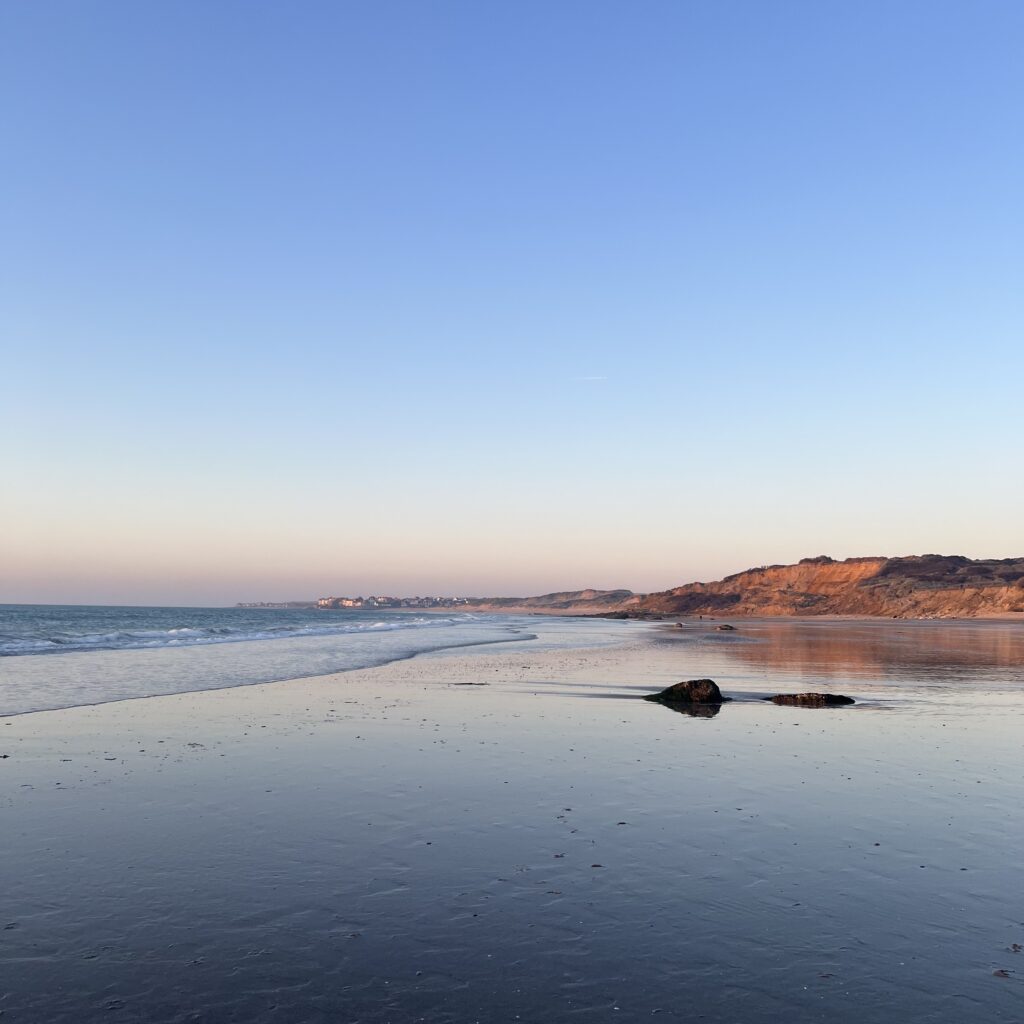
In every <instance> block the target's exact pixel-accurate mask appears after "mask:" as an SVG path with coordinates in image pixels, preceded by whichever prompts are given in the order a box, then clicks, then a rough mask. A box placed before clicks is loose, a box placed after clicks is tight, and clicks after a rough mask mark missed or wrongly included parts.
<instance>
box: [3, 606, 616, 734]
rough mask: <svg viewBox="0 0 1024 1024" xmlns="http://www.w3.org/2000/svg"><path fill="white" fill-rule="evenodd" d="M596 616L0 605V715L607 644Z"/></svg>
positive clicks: (611, 634) (612, 635)
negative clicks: (501, 651) (447, 657)
mask: <svg viewBox="0 0 1024 1024" xmlns="http://www.w3.org/2000/svg"><path fill="white" fill-rule="evenodd" d="M594 625H595V624H594V622H593V620H585V619H568V618H567V619H556V620H552V619H544V620H540V619H538V618H534V617H529V616H504V615H477V614H472V613H468V612H459V611H452V612H450V613H434V612H428V613H424V612H417V611H400V610H396V611H392V610H320V609H315V608H308V609H307V608H173V607H154V608H145V607H115V606H110V607H99V606H86V605H0V716H4V715H15V714H24V713H26V712H31V711H47V710H54V709H57V708H67V707H77V706H80V705H86V704H102V703H107V702H109V701H116V700H128V699H132V698H137V697H154V696H159V695H162V694H171V693H186V692H190V691H195V690H217V689H224V688H226V687H232V686H246V685H251V684H255V683H270V682H278V681H281V680H285V679H297V678H302V677H306V676H319V675H327V674H330V673H333V672H342V671H347V670H350V669H357V668H369V667H372V666H376V665H384V664H387V663H388V662H392V661H400V660H403V659H405V658H412V657H415V656H416V655H420V654H426V653H430V652H437V651H444V650H454V649H459V648H470V647H482V646H490V645H495V644H509V643H526V644H529V645H530V647H531V649H533V650H536V649H540V648H543V649H551V648H555V647H560V646H566V647H569V646H571V647H590V646H601V645H604V644H608V643H613V642H615V641H616V640H617V639H619V638H620V636H621V634H622V626H621V624H616V623H605V624H604V628H600V627H599V628H596V629H595V628H594ZM616 627H618V628H616Z"/></svg>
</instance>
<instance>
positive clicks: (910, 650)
mask: <svg viewBox="0 0 1024 1024" xmlns="http://www.w3.org/2000/svg"><path fill="white" fill-rule="evenodd" d="M712 628H713V627H711V626H710V625H709V624H705V623H699V624H698V623H692V624H686V625H684V627H683V628H682V629H679V630H673V631H671V632H669V631H666V632H665V634H664V636H665V641H666V642H674V643H691V644H692V643H697V644H700V645H707V646H708V647H712V646H713V649H714V653H715V656H716V657H722V658H724V659H725V660H726V661H730V660H731V661H734V662H739V663H740V664H741V665H743V666H744V668H746V669H750V668H753V669H755V670H756V669H760V670H762V671H764V672H771V671H783V672H786V673H788V674H796V675H801V676H819V677H825V678H835V677H850V676H858V677H862V678H871V679H880V678H884V679H886V680H890V681H899V680H913V681H920V682H929V681H934V682H948V681H964V680H970V679H971V678H972V677H975V676H980V675H982V674H983V675H984V678H985V681H986V683H988V684H991V683H993V682H996V683H999V682H1006V683H1010V682H1013V683H1019V682H1020V681H1021V680H1022V678H1024V623H1019V622H986V621H975V622H962V621H958V622H948V621H942V622H939V621H936V622H930V621H928V622H908V621H903V620H899V621H894V622H890V621H885V620H882V621H856V622H851V621H846V620H818V621H815V620H810V621H808V620H770V619H754V620H747V621H745V622H742V623H741V624H740V626H739V628H738V630H737V632H736V633H733V634H728V635H724V636H723V635H722V634H720V633H711V632H710V630H711V629H712Z"/></svg>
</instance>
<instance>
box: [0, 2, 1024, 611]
mask: <svg viewBox="0 0 1024 1024" xmlns="http://www.w3.org/2000/svg"><path fill="white" fill-rule="evenodd" d="M0 47H2V50H0V103H2V107H3V109H2V111H0V112H2V115H3V117H2V123H3V126H4V127H3V149H4V158H3V161H2V163H0V184H2V221H0V233H2V238H3V242H2V256H0V261H2V265H0V287H2V294H0V330H2V339H0V340H2V345H3V361H2V366H3V384H2V395H3V401H2V408H0V428H2V432H0V445H2V456H3V474H2V484H0V487H2V489H3V495H2V502H0V519H2V520H3V525H2V529H0V560H2V564H0V600H7V601H79V602H91V601H97V602H103V601H125V602H137V603H163V602H167V603H188V602H213V603H223V602H231V601H235V600H248V599H278V598H301V597H308V596H317V595H319V594H323V593H366V592H368V591H373V592H397V593H420V592H428V591H429V592H437V591H441V592H471V593H517V592H518V593H525V592H539V591H544V590H551V589H563V588H576V587H581V586H599V587H611V586H626V587H631V588H633V589H637V590H647V589H654V588H663V587H667V586H670V585H675V584H678V583H682V582H686V581H689V580H693V579H701V578H714V577H717V576H719V575H721V574H723V573H726V572H731V571H735V570H738V569H742V568H744V567H746V566H748V565H752V564H761V563H765V562H781V561H790V560H795V559H797V558H799V557H802V556H804V555H817V554H821V553H829V554H832V555H833V556H836V557H844V556H847V555H856V554H909V553H921V552H927V551H939V552H943V553H962V554H968V555H974V556H993V557H995V556H999V557H1002V556H1007V555H1011V554H1013V555H1020V554H1024V530H1022V527H1021V524H1022V519H1024V516H1022V513H1024V472H1022V461H1024V459H1022V453H1021V441H1022V438H1024V413H1022V405H1021V381H1022V380H1024V354H1022V353H1024V345H1022V330H1021V328H1022V324H1024V298H1022V296H1024V287H1022V286H1024V280H1022V278H1024V275H1022V270H1024V261H1022V239H1024V223H1022V221H1024V202H1022V194H1024V193H1022V183H1024V123H1022V122H1024V103H1022V97H1024V62H1022V60H1021V53H1022V52H1024V5H1022V4H1020V3H1018V2H999V0H994V2H988V0H986V2H967V0H964V2H959V3H948V2H941V0H938V2H936V0H928V2H899V3H889V2H886V3H871V2H857V3H853V2H849V3H820V2H817V0H814V2H812V0H806V2H792V0H789V2H787V0H779V2H763V0H756V2H755V0H751V2H728V0H706V2H701V3H695V2H689V3H687V2H683V0H673V2H645V3H639V4H638V3H627V2H619V3H605V2H585V3H584V2H561V3H559V2H550V0H547V2H543V3H540V2H515V3H512V2H508V3H470V2H466V3H441V2H427V3H423V2H401V3H399V2H380V3H343V2H324V3H319V2H301V0H299V2H288V3H285V2H279V3H266V2H253V0H246V2H227V0H219V2H216V3H207V2H183V0H175V2H151V3H137V2H134V0H131V2H127V0H126V2H99V0H97V2H81V0H75V2H53V0H32V2H31V3H7V4H4V5H2V7H0Z"/></svg>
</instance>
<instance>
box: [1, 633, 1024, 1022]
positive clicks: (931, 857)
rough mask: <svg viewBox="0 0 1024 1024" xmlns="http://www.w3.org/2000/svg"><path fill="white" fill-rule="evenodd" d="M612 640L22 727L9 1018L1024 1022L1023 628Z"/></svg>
mask: <svg viewBox="0 0 1024 1024" xmlns="http://www.w3.org/2000/svg"><path fill="white" fill-rule="evenodd" d="M616 626H617V627H618V626H621V628H622V634H621V638H620V640H619V641H618V642H617V643H615V644H613V645H607V646H604V647H601V648H590V649H587V648H580V649H565V648H560V649H547V650H545V649H544V648H543V645H542V644H534V645H533V646H532V647H531V645H529V644H507V645H503V646H498V647H480V648H476V649H472V650H468V651H461V652H457V653H455V654H451V653H445V652H437V653H430V654H424V655H420V656H418V657H415V658H412V659H408V660H403V661H398V662H395V663H392V664H388V665H385V666H382V667H377V668H371V669H365V670H358V671H351V672H344V673H338V674H334V675H328V676H322V677H317V678H310V679H301V680H295V681H291V682H283V683H274V684H269V685H257V686H246V687H239V688H234V689H220V690H216V691H210V692H200V693H186V694H175V695H170V696H160V697H152V698H148V699H141V700H128V701H121V702H115V703H108V704H102V705H98V706H94V707H81V708H70V709H64V710H57V711H47V712H40V713H34V714H24V715H17V716H12V717H8V718H5V719H0V755H6V756H5V757H4V759H3V760H0V773H2V774H0V779H2V783H3V788H2V797H0V829H2V835H3V846H4V856H3V858H2V862H0V863H2V867H0V871H2V873H3V891H4V893H5V899H4V906H3V909H2V912H0V967H2V971H3V975H4V983H3V985H2V991H3V994H2V996H0V1011H3V1014H4V1020H5V1021H8V1020H9V1021H18V1022H21V1021H25V1022H29V1021H31V1022H38V1021H42V1020H46V1021H53V1022H60V1021H68V1022H70V1021H75V1022H82V1021H93V1020H95V1021H101V1020H102V1021H109V1022H121V1021H125V1022H127V1021H142V1020H145V1021H210V1022H213V1021H217V1022H220V1021H268V1022H269V1021H289V1022H291V1021H352V1022H354V1021H366V1022H371V1021H372V1022H383V1021H395V1022H399V1021H431V1022H436V1021H451V1022H464V1021H516V1020H522V1021H575V1020H593V1021H605V1020H620V1021H625V1020H637V1021H638V1020H647V1019H648V1018H650V1017H652V1016H655V1017H658V1018H659V1019H667V1020H685V1021H691V1020H706V1021H715V1022H726V1021H743V1022H748V1024H749V1022H755V1024H756V1022H762V1021H764V1022H767V1021H778V1020H788V1021H801V1022H802V1021H825V1020H828V1021H858V1022H865V1021H892V1020H900V1021H904V1022H938V1021H964V1020H972V1021H973V1020H977V1021H982V1020H984V1021H1018V1020H1020V1019H1021V1014H1022V1012H1024V988H1022V982H1024V955H1022V954H1021V952H1020V945H1021V944H1022V943H1024V906H1022V903H1021V900H1020V897H1019V896H1018V895H1017V890H1018V889H1019V885H1018V874H1019V869H1018V860H1019V848H1020V841H1021V838H1022V837H1024V826H1022V820H1021V815H1020V807H1021V806H1024V785H1022V780H1021V773H1020V765H1021V737H1022V736H1024V732H1022V726H1024V715H1022V709H1021V705H1020V702H1019V696H1020V686H1021V678H1020V662H1019V660H1018V658H1019V645H1020V643H1021V639H1020V637H1019V635H1017V633H1016V632H1007V631H1008V630H1015V629H1016V627H1012V626H1003V625H1000V624H966V625H960V624H953V625H945V626H943V625H942V624H931V623H927V624H925V623H922V624H907V623H902V624H889V623H813V624H804V625H801V624H798V623H796V624H794V623H782V624H779V623H774V624H773V623H771V622H770V621H767V620H766V621H764V622H762V623H760V624H759V623H750V624H747V623H744V624H742V625H741V626H740V628H739V629H738V630H737V631H736V632H735V634H724V633H716V632H714V631H713V630H712V628H711V626H710V625H709V624H693V625H687V627H686V628H684V629H681V630H678V631H676V633H675V634H674V633H673V632H672V631H671V629H666V628H665V627H663V626H655V625H651V624H636V623H623V624H616ZM897 630H901V631H902V634H901V633H898V632H897ZM786 631H788V634H787V632H786ZM957 631H959V632H957ZM908 634H909V636H908ZM787 635H788V640H787ZM797 637H799V638H800V642H799V643H797V642H796V638H797ZM958 638H959V639H958ZM940 641H941V642H940ZM787 649H789V650H791V651H795V652H796V654H795V655H794V656H793V657H792V658H790V660H789V661H788V662H787V661H786V659H785V658H784V657H783V652H784V651H785V650H787ZM929 650H930V651H932V653H933V663H932V664H931V665H930V666H928V667H927V669H923V668H922V664H921V658H922V657H923V656H924V654H925V652H927V651H929ZM944 650H945V651H947V654H946V655H945V660H941V659H938V660H937V658H936V656H935V652H936V651H939V652H941V651H944ZM844 651H845V653H843V652H844ZM948 651H954V652H956V651H959V652H960V655H961V657H960V658H959V660H957V658H956V657H952V656H950V655H949V654H948ZM894 652H895V653H894ZM940 661H941V663H940ZM696 675H710V676H713V677H714V678H716V679H717V680H718V681H719V683H720V684H721V686H722V689H723V691H725V692H727V693H730V694H732V695H733V696H734V697H736V698H738V699H736V700H734V701H733V702H732V703H730V704H728V705H726V706H724V707H723V708H722V709H721V710H720V712H719V713H718V714H716V715H714V717H710V718H708V717H693V716H689V715H686V714H679V713H675V712H674V711H673V710H672V709H670V708H666V707H664V706H661V705H657V704H652V703H649V702H647V701H644V700H642V699H639V698H640V697H641V696H642V695H644V694H646V693H650V692H652V691H653V690H657V689H659V688H661V687H662V686H665V685H668V684H669V683H671V682H674V681H676V680H678V679H680V678H687V677H689V676H696ZM813 686H818V687H820V688H826V687H827V688H830V689H836V690H841V691H842V692H846V693H850V694H851V695H853V696H854V697H856V698H857V699H858V704H857V705H855V706H854V707H852V708H848V709H837V710H831V709H826V710H806V709H799V708H784V707H776V706H773V705H769V704H766V703H764V702H763V701H761V700H759V699H757V698H758V697H760V696H763V695H765V694H767V693H769V692H778V691H779V690H781V689H786V688H789V689H793V688H799V689H808V688H811V687H813Z"/></svg>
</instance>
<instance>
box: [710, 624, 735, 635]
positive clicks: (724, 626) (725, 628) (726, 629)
mask: <svg viewBox="0 0 1024 1024" xmlns="http://www.w3.org/2000/svg"><path fill="white" fill-rule="evenodd" d="M715 629H717V630H720V631H721V632H723V633H735V632H736V627H735V626H730V625H729V623H728V622H723V623H722V624H721V625H720V626H715Z"/></svg>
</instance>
